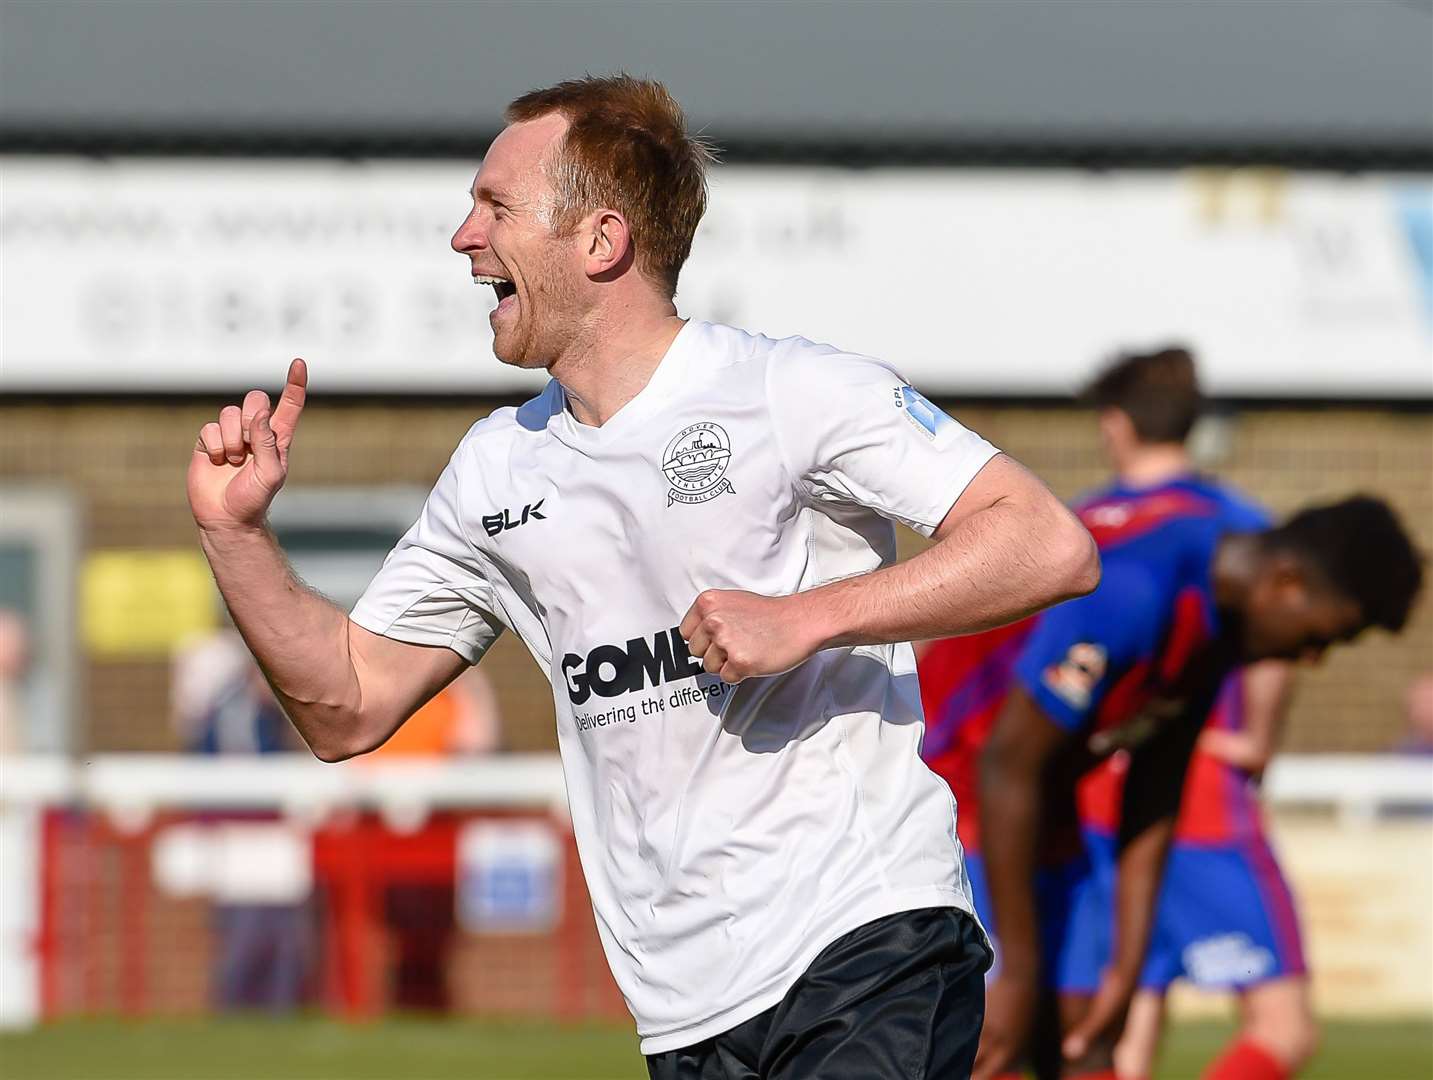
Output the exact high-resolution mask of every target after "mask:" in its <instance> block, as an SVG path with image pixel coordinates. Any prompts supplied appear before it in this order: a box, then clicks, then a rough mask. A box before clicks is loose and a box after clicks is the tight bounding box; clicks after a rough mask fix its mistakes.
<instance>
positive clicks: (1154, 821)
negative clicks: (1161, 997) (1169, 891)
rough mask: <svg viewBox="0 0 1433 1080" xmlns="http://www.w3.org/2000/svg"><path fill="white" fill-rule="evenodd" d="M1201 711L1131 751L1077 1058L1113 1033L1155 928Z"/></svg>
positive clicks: (1072, 1041) (1076, 1038) (1073, 1048)
mask: <svg viewBox="0 0 1433 1080" xmlns="http://www.w3.org/2000/svg"><path fill="white" fill-rule="evenodd" d="M1205 715H1206V710H1204V709H1203V708H1196V709H1187V710H1184V711H1181V712H1180V713H1179V714H1178V715H1177V716H1175V717H1174V718H1172V719H1170V720H1168V721H1166V722H1164V723H1161V724H1160V725H1159V727H1158V729H1157V730H1156V733H1155V734H1154V735H1153V736H1152V737H1151V738H1149V739H1148V740H1146V741H1144V742H1142V743H1140V744H1139V745H1137V746H1135V747H1134V748H1133V749H1132V750H1131V751H1130V764H1129V771H1128V773H1127V775H1126V777H1125V783H1124V801H1123V805H1122V807H1121V810H1120V832H1119V856H1118V864H1117V868H1116V873H1115V910H1114V925H1115V926H1117V927H1119V933H1118V934H1116V935H1115V943H1114V955H1113V956H1112V957H1111V960H1110V965H1109V967H1108V968H1107V969H1106V970H1105V972H1104V974H1103V976H1102V978H1101V982H1100V986H1099V989H1098V990H1097V991H1096V993H1095V997H1094V1000H1093V1001H1092V1002H1091V1004H1090V1008H1089V1011H1088V1012H1087V1013H1086V1014H1085V1016H1084V1017H1083V1019H1082V1020H1081V1021H1080V1022H1079V1023H1078V1024H1076V1025H1075V1027H1074V1028H1072V1029H1071V1031H1070V1032H1069V1033H1068V1034H1067V1035H1066V1036H1065V1040H1064V1051H1065V1056H1066V1057H1067V1058H1069V1059H1071V1060H1078V1059H1080V1058H1081V1057H1082V1056H1083V1055H1084V1054H1085V1053H1086V1051H1087V1050H1088V1049H1089V1047H1090V1044H1091V1043H1092V1042H1093V1041H1094V1040H1096V1039H1098V1038H1100V1037H1101V1036H1102V1035H1105V1034H1109V1033H1112V1032H1113V1033H1117V1032H1118V1029H1119V1028H1120V1027H1121V1026H1122V1025H1123V1022H1124V1016H1125V1013H1126V1012H1127V1011H1128V1009H1129V1003H1130V1000H1131V999H1132V998H1133V997H1134V993H1135V991H1136V990H1137V989H1139V977H1140V971H1141V969H1142V968H1143V966H1144V958H1145V953H1146V951H1147V950H1148V948H1149V941H1150V938H1151V936H1152V934H1153V931H1154V918H1155V910H1156V907H1157V904H1158V900H1159V888H1160V884H1161V882H1162V880H1163V877H1164V866H1165V862H1166V860H1167V859H1168V856H1169V848H1170V844H1171V842H1172V840H1173V838H1174V825H1175V820H1176V818H1177V817H1178V816H1179V806H1180V801H1181V798H1182V796H1183V793H1184V776H1185V772H1186V771H1187V769H1188V766H1189V759H1190V757H1191V756H1192V755H1193V753H1194V746H1195V744H1196V742H1198V740H1199V732H1200V729H1201V727H1202V726H1203V720H1204V717H1205Z"/></svg>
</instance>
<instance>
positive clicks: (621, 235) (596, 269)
mask: <svg viewBox="0 0 1433 1080" xmlns="http://www.w3.org/2000/svg"><path fill="white" fill-rule="evenodd" d="M584 237H585V240H586V251H584V252H583V256H584V261H585V263H586V265H585V266H584V267H583V269H584V270H585V271H586V272H587V276H588V277H589V278H594V279H603V278H611V277H613V276H615V274H614V271H620V270H621V269H622V268H623V267H624V266H625V265H626V264H627V263H629V262H630V261H631V253H632V232H631V230H630V229H629V228H628V226H627V219H626V218H625V217H623V216H622V214H621V213H620V212H619V211H616V210H597V211H595V212H594V213H592V214H590V215H588V218H587V223H586V229H585V230H584Z"/></svg>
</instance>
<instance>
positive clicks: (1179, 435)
mask: <svg viewBox="0 0 1433 1080" xmlns="http://www.w3.org/2000/svg"><path fill="white" fill-rule="evenodd" d="M1083 397H1084V398H1085V400H1086V401H1088V402H1090V403H1091V404H1092V405H1094V406H1095V407H1096V408H1098V409H1118V410H1119V411H1120V412H1122V413H1124V414H1125V415H1126V416H1128V417H1129V418H1130V423H1131V424H1133V425H1134V433H1135V435H1137V436H1138V437H1139V441H1140V442H1143V443H1182V442H1184V440H1185V439H1187V438H1188V437H1189V432H1190V431H1191V430H1192V429H1193V427H1194V421H1195V420H1197V419H1199V414H1200V412H1201V411H1202V410H1203V408H1204V399H1203V396H1202V395H1201V394H1200V392H1199V376H1198V374H1197V372H1196V371H1195V368H1194V356H1193V355H1192V354H1191V353H1190V351H1189V350H1188V349H1185V348H1182V347H1180V346H1172V347H1170V348H1166V349H1160V350H1159V351H1158V352H1152V353H1126V354H1125V355H1123V356H1120V357H1117V358H1116V359H1115V360H1114V362H1113V363H1111V364H1110V366H1109V367H1107V368H1105V370H1104V371H1102V372H1101V373H1100V375H1099V377H1098V378H1097V379H1095V381H1094V382H1093V383H1091V384H1090V386H1089V388H1088V389H1087V390H1086V391H1085V392H1084V394H1083Z"/></svg>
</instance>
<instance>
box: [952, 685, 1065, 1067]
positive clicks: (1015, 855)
mask: <svg viewBox="0 0 1433 1080" xmlns="http://www.w3.org/2000/svg"><path fill="white" fill-rule="evenodd" d="M1069 739H1070V736H1069V733H1068V732H1067V731H1065V730H1064V729H1062V728H1060V727H1059V726H1058V725H1056V724H1054V723H1053V722H1051V720H1050V719H1049V718H1048V717H1047V716H1046V715H1045V714H1044V712H1043V711H1042V710H1041V709H1040V707H1039V706H1038V705H1037V704H1036V703H1035V701H1034V700H1033V699H1032V698H1031V697H1030V695H1029V694H1028V693H1026V692H1025V690H1024V689H1022V688H1021V687H1020V686H1018V685H1017V686H1015V687H1013V688H1012V689H1011V691H1010V694H1009V696H1008V697H1007V698H1006V700H1005V705H1004V707H1003V708H1002V709H1001V712H1000V716H999V717H998V718H997V719H996V722H995V726H994V728H993V729H992V730H991V734H990V739H989V741H987V742H986V744H985V749H984V751H983V752H982V754H981V758H980V816H981V820H982V821H985V822H988V823H989V825H988V826H987V828H986V829H984V830H982V832H983V837H982V845H983V847H982V852H983V855H984V858H985V872H986V879H987V881H988V882H989V888H990V902H991V904H992V906H993V908H994V923H995V932H996V934H997V935H998V936H999V939H1000V969H999V974H998V975H997V976H996V979H995V981H994V982H993V983H992V984H991V987H990V993H989V995H988V1001H987V1005H986V1017H985V1027H984V1030H983V1031H982V1032H981V1038H980V1051H979V1056H978V1059H977V1061H976V1065H975V1073H974V1075H975V1076H976V1077H978V1078H985V1077H993V1076H1000V1075H1002V1074H1004V1073H1007V1072H1010V1071H1011V1070H1012V1069H1013V1067H1014V1065H1015V1063H1016V1061H1017V1059H1018V1058H1019V1056H1020V1053H1021V1051H1022V1050H1023V1049H1024V1045H1025V1041H1026V1038H1027V1036H1028V1034H1029V1031H1030V1027H1031V1025H1032V1024H1033V1022H1034V1013H1035V1006H1036V1002H1037V998H1038V995H1039V988H1040V966H1041V963H1042V958H1041V956H1040V929H1039V913H1038V911H1037V910H1036V904H1035V892H1034V882H1035V865H1036V854H1037V850H1038V847H1039V842H1040V829H1041V822H1042V821H1043V819H1044V787H1045V783H1046V778H1047V775H1048V773H1049V770H1050V768H1051V765H1052V764H1053V762H1054V761H1055V759H1056V757H1057V756H1058V755H1059V754H1060V753H1061V752H1062V751H1063V750H1064V749H1065V748H1066V747H1067V745H1068V743H1069Z"/></svg>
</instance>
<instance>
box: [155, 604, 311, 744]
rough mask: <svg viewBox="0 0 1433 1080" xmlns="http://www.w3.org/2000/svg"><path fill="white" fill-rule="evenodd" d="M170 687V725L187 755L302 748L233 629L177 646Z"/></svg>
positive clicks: (242, 641) (242, 642)
mask: <svg viewBox="0 0 1433 1080" xmlns="http://www.w3.org/2000/svg"><path fill="white" fill-rule="evenodd" d="M171 686H172V692H171V707H172V715H173V723H174V728H175V731H176V733H177V734H178V735H179V739H180V742H181V743H182V744H183V746H184V748H185V749H186V750H188V751H190V752H191V753H199V754H271V753H277V752H280V751H287V750H297V749H299V748H300V747H299V745H298V736H297V735H296V734H295V732H294V729H293V726H292V725H291V724H290V723H289V721H288V718H287V717H286V716H284V713H283V710H282V709H281V708H279V703H278V702H277V701H275V700H274V695H273V692H272V691H270V689H269V686H268V684H267V683H266V682H264V677H263V675H262V674H260V672H259V668H258V666H257V665H256V664H255V663H254V660H253V657H251V656H250V655H249V650H248V648H247V647H246V646H245V645H244V640H243V638H241V637H240V636H239V634H238V632H237V631H235V630H233V629H225V630H220V631H217V632H215V633H213V634H210V635H206V636H205V637H203V638H200V639H197V640H195V641H193V642H190V643H189V644H187V645H185V646H183V647H181V648H180V650H179V651H178V652H177V653H176V654H175V656H174V661H173V677H172V682H171Z"/></svg>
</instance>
